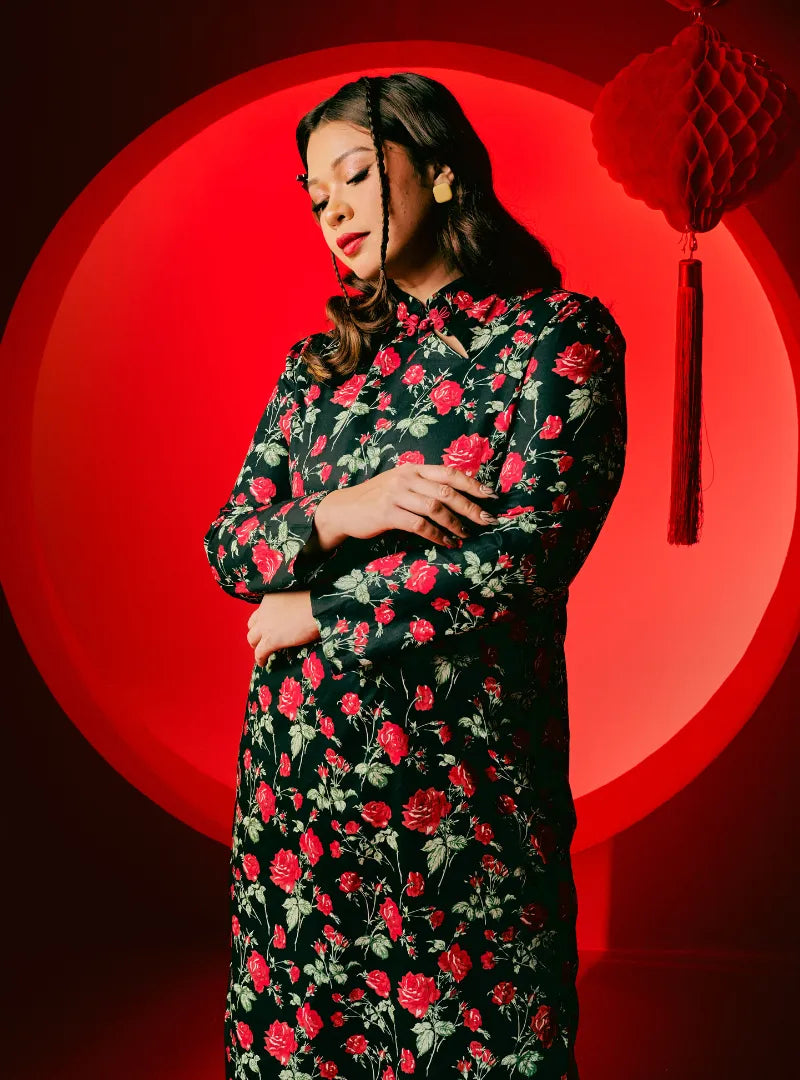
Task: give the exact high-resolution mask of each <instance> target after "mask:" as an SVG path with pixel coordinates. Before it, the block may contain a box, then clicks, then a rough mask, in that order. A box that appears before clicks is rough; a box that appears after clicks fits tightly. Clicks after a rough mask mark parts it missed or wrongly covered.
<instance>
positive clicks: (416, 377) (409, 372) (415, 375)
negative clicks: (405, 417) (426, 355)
mask: <svg viewBox="0 0 800 1080" xmlns="http://www.w3.org/2000/svg"><path fill="white" fill-rule="evenodd" d="M424 378H425V368H424V367H423V366H422V364H410V365H409V366H408V367H407V368H406V370H405V372H404V374H403V379H402V381H403V382H404V383H405V384H406V386H416V384H417V383H418V382H422V380H423V379H424ZM409 453H411V451H409ZM417 453H418V451H417ZM420 456H422V455H420Z"/></svg>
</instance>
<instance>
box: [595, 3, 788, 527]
mask: <svg viewBox="0 0 800 1080" xmlns="http://www.w3.org/2000/svg"><path fill="white" fill-rule="evenodd" d="M669 3H671V4H673V5H674V6H675V7H679V8H682V9H686V8H691V9H692V10H693V11H694V13H695V18H694V21H693V22H692V23H691V24H690V25H689V26H687V27H685V28H684V29H683V30H681V31H680V33H678V34H677V35H676V36H675V38H674V39H673V41H672V44H671V45H665V46H662V47H661V48H659V49H656V51H655V52H653V53H641V54H640V55H639V56H637V57H635V58H634V59H633V60H632V61H631V63H630V64H628V65H627V67H625V68H623V69H622V70H621V71H620V72H619V73H618V74H617V75H616V76H615V77H614V78H613V79H612V80H611V82H609V83H607V84H606V85H605V86H604V87H603V89H602V91H601V92H600V95H599V97H598V99H597V103H596V105H595V110H594V115H593V117H592V121H591V131H592V140H593V142H594V146H595V149H596V150H597V157H598V161H599V162H600V164H601V165H603V166H604V167H605V168H606V169H607V170H608V173H609V175H610V176H611V177H612V179H614V180H616V181H618V182H619V183H620V184H622V186H623V188H624V189H625V191H626V192H627V194H628V195H631V196H633V197H634V198H636V199H641V200H642V201H643V202H645V203H646V204H647V205H648V206H650V207H652V208H653V209H654V210H661V211H662V212H663V213H664V216H665V217H666V219H667V221H668V222H669V224H670V225H671V226H672V227H673V228H674V229H678V230H679V231H680V232H681V233H683V234H685V240H686V241H687V242H688V243H689V258H688V259H682V260H681V261H680V266H679V277H678V317H677V340H676V353H675V358H676V372H675V412H674V431H673V444H672V489H671V495H670V521H669V533H668V541H669V543H671V544H694V543H697V541H698V537H699V531H700V526H701V524H702V516H703V508H702V493H701V486H700V419H701V411H702V374H701V372H702V341H703V291H702V263H701V262H700V260H699V259H696V258H695V257H694V250H695V249H696V247H697V239H696V236H695V234H696V233H702V232H708V230H709V229H713V228H714V226H715V225H716V224H717V223H718V222H719V220H720V218H721V217H722V215H723V214H724V213H725V211H726V210H732V209H734V208H735V207H737V206H741V205H742V204H743V203H745V202H747V201H748V200H749V199H752V198H753V197H754V196H755V195H757V194H759V193H760V192H762V191H763V190H764V189H765V188H766V187H767V186H768V185H769V184H771V183H772V181H773V180H775V179H776V177H777V176H779V175H780V174H781V173H782V172H783V171H784V170H785V169H786V168H787V167H788V166H789V165H790V164H791V162H792V160H793V159H794V156H795V154H796V152H797V148H798V143H800V105H798V100H797V97H796V96H795V94H794V93H793V91H792V90H790V88H789V87H788V86H787V85H786V84H785V83H784V82H783V80H782V79H780V78H779V76H778V75H777V74H776V73H775V72H774V71H772V70H771V69H770V67H769V66H768V64H767V63H766V61H764V60H762V59H761V58H760V57H758V56H755V55H754V54H753V53H749V52H744V51H742V50H741V49H737V48H736V47H735V46H733V45H731V44H730V43H729V42H728V41H726V40H725V38H724V37H723V36H722V34H721V33H720V32H719V31H718V30H717V29H715V28H714V27H712V26H709V25H708V24H707V23H705V22H704V21H703V15H702V11H701V10H700V9H701V8H703V7H708V6H711V4H712V3H716V0H669ZM685 250H686V248H685V246H684V251H685Z"/></svg>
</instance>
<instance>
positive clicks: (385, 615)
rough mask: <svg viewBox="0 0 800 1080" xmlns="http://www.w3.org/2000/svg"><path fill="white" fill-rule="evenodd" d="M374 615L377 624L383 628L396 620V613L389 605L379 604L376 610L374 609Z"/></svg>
mask: <svg viewBox="0 0 800 1080" xmlns="http://www.w3.org/2000/svg"><path fill="white" fill-rule="evenodd" d="M372 614H373V615H374V616H375V622H377V623H380V624H381V625H382V626H388V625H389V623H390V622H391V621H392V619H393V618H394V611H393V610H392V608H391V607H390V605H389V604H378V606H377V607H376V608H373V611H372Z"/></svg>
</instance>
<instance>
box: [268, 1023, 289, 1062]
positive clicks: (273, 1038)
mask: <svg viewBox="0 0 800 1080" xmlns="http://www.w3.org/2000/svg"><path fill="white" fill-rule="evenodd" d="M264 1046H265V1047H266V1049H267V1052H268V1053H269V1054H271V1055H272V1056H273V1057H274V1058H277V1059H278V1061H280V1063H281V1065H288V1064H289V1058H290V1057H291V1056H292V1054H293V1053H294V1052H295V1050H296V1049H297V1039H295V1037H294V1031H293V1030H292V1028H290V1027H289V1025H288V1024H285V1023H284V1022H283V1020H275V1021H273V1023H271V1024H270V1026H269V1028H268V1030H267V1033H266V1035H265V1036H264Z"/></svg>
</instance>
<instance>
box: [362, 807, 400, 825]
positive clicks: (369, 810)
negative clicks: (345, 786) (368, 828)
mask: <svg viewBox="0 0 800 1080" xmlns="http://www.w3.org/2000/svg"><path fill="white" fill-rule="evenodd" d="M361 816H362V817H363V819H364V820H365V821H366V822H367V824H368V825H374V826H375V828H376V829H385V828H386V826H387V825H388V824H389V819H390V818H391V816H392V809H391V807H390V806H389V805H388V803H385V802H368V803H366V804H365V805H364V809H363V810H362V811H361Z"/></svg>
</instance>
